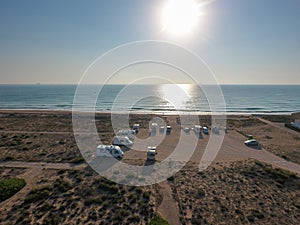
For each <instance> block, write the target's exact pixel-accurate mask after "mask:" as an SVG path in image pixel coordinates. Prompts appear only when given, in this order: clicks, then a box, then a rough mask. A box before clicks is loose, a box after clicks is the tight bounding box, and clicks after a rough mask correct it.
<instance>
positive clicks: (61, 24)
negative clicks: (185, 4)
mask: <svg viewBox="0 0 300 225" xmlns="http://www.w3.org/2000/svg"><path fill="white" fill-rule="evenodd" d="M164 2H165V1H164V0H106V1H104V0H97V1H96V0H93V1H83V0H61V1H58V0H1V2H0V75H1V77H0V83H37V82H40V83H77V82H78V80H79V79H80V77H81V76H82V73H83V72H84V71H85V69H86V68H87V67H88V66H89V64H90V63H91V62H92V61H93V60H94V59H95V58H97V57H98V56H100V55H102V54H103V53H105V52H106V51H108V50H110V49H112V48H114V47H116V46H118V45H120V44H124V43H127V42H132V41H139V40H147V39H156V40H164V41H170V42H174V43H178V44H180V45H182V46H184V47H186V48H189V49H190V50H192V51H194V52H195V53H197V54H198V55H199V56H201V57H202V58H203V59H204V60H205V61H206V62H207V64H208V65H209V66H210V67H211V68H212V70H213V71H214V72H215V74H216V77H217V80H218V81H219V82H220V83H225V84H240V83H244V84H266V83H269V84H282V83H284V84H300V0H217V1H214V2H213V3H211V4H208V5H206V6H204V7H202V8H201V11H202V12H203V13H204V14H205V15H203V16H201V18H200V20H201V22H200V23H199V27H197V30H195V32H193V33H192V34H190V35H188V36H186V37H180V38H175V37H174V36H172V35H170V34H167V33H166V32H165V31H163V29H162V25H161V19H160V11H161V8H162V6H163V4H164ZM198 2H201V1H198ZM116 82H117V81H116ZM120 82H121V80H120ZM180 82H184V81H180Z"/></svg>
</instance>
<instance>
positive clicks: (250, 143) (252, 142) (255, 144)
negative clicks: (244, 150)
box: [244, 139, 259, 146]
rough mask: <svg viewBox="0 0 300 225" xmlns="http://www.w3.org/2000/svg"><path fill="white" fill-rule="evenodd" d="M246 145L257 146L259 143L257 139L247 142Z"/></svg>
mask: <svg viewBox="0 0 300 225" xmlns="http://www.w3.org/2000/svg"><path fill="white" fill-rule="evenodd" d="M244 143H245V145H247V146H257V145H258V144H259V143H258V141H257V140H255V139H251V140H247V141H245V142H244Z"/></svg>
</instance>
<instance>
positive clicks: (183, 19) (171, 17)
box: [162, 0, 200, 36]
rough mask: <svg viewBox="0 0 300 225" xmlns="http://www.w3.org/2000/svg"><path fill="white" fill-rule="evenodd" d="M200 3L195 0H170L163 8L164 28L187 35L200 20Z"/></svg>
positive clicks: (177, 33) (170, 31) (173, 32)
mask: <svg viewBox="0 0 300 225" xmlns="http://www.w3.org/2000/svg"><path fill="white" fill-rule="evenodd" d="M199 16H200V5H199V4H198V3H197V2H195V0H168V1H167V2H166V4H165V5H164V8H163V10H162V25H163V30H165V31H167V32H169V33H171V34H173V35H176V36H181V35H186V34H188V33H190V32H191V31H193V30H194V29H195V28H196V26H197V25H198V22H199Z"/></svg>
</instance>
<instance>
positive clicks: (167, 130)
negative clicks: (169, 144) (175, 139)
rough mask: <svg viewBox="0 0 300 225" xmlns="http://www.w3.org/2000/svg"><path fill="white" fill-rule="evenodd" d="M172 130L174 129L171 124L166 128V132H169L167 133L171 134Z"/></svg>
mask: <svg viewBox="0 0 300 225" xmlns="http://www.w3.org/2000/svg"><path fill="white" fill-rule="evenodd" d="M171 130H172V127H171V126H167V128H166V133H167V134H170V133H171Z"/></svg>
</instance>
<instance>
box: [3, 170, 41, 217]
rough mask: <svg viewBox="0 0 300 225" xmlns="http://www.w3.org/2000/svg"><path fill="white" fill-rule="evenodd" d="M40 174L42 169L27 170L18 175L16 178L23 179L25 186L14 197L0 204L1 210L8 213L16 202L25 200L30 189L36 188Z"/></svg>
mask: <svg viewBox="0 0 300 225" xmlns="http://www.w3.org/2000/svg"><path fill="white" fill-rule="evenodd" d="M41 174H42V168H37V167H34V168H29V169H28V170H27V171H26V172H25V173H22V174H20V175H18V176H17V177H19V178H23V179H24V180H25V181H26V185H25V187H24V188H22V189H21V190H20V191H19V192H17V193H16V194H15V195H13V196H12V197H10V198H9V199H7V200H6V201H4V202H2V203H1V204H0V208H1V210H3V211H7V212H9V211H10V209H11V208H12V207H13V205H15V204H17V203H18V202H22V201H23V200H24V199H25V198H26V196H27V194H28V193H29V192H30V190H31V189H32V187H34V186H36V182H37V179H38V176H39V175H41Z"/></svg>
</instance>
